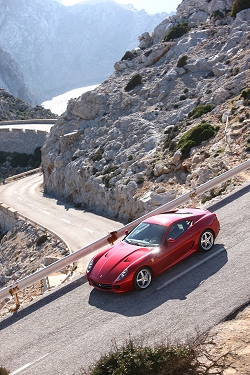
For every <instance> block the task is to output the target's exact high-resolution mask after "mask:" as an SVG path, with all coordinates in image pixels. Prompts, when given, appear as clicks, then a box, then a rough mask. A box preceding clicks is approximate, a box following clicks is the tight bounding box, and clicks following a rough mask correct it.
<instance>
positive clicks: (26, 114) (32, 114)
mask: <svg viewBox="0 0 250 375" xmlns="http://www.w3.org/2000/svg"><path fill="white" fill-rule="evenodd" d="M57 117H58V116H57V115H55V114H54V113H52V112H51V111H50V110H49V109H45V108H43V107H42V106H39V105H36V106H34V107H32V106H31V105H30V104H28V103H27V102H25V101H23V100H21V98H20V96H17V97H15V96H14V95H12V94H10V93H9V92H8V91H7V90H5V89H0V122H1V121H6V120H7V121H12V120H27V119H55V118H57Z"/></svg>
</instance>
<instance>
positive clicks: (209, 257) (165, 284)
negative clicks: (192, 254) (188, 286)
mask: <svg viewBox="0 0 250 375" xmlns="http://www.w3.org/2000/svg"><path fill="white" fill-rule="evenodd" d="M222 251H225V249H224V248H223V247H222V248H221V249H219V250H217V251H216V252H215V253H213V254H210V255H209V256H207V257H206V258H204V259H203V260H201V261H200V262H198V263H196V264H194V265H193V266H192V267H189V268H188V269H186V270H185V271H183V272H181V273H179V275H176V276H175V277H173V278H172V279H170V280H168V281H166V282H165V283H164V284H163V285H161V286H160V287H159V288H157V290H161V289H162V288H165V287H166V286H167V285H169V284H171V283H173V282H174V281H176V280H178V279H179V278H180V277H182V276H184V275H186V274H187V273H189V272H190V271H192V270H194V269H195V268H197V267H199V266H200V265H201V264H203V263H205V262H206V261H207V260H208V259H211V258H213V257H215V256H216V255H218V254H219V253H222Z"/></svg>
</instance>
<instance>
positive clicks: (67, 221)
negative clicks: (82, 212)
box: [61, 219, 70, 224]
mask: <svg viewBox="0 0 250 375" xmlns="http://www.w3.org/2000/svg"><path fill="white" fill-rule="evenodd" d="M61 220H62V221H65V223H68V224H70V221H69V220H66V219H61Z"/></svg>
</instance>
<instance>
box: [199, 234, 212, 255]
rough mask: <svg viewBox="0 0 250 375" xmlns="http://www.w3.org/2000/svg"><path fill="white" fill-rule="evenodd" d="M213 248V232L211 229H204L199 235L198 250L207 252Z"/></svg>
mask: <svg viewBox="0 0 250 375" xmlns="http://www.w3.org/2000/svg"><path fill="white" fill-rule="evenodd" d="M213 246H214V232H213V231H212V230H211V229H206V230H204V232H202V233H201V236H200V240H199V250H201V251H209V250H211V249H212V247H213Z"/></svg>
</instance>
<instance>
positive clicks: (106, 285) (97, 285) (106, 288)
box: [91, 279, 112, 290]
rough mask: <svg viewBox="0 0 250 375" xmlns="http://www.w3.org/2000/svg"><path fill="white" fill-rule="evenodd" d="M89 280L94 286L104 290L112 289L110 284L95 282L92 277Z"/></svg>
mask: <svg viewBox="0 0 250 375" xmlns="http://www.w3.org/2000/svg"><path fill="white" fill-rule="evenodd" d="M91 281H92V283H93V285H94V286H96V287H97V288H100V289H105V290H111V289H112V284H102V283H97V282H95V281H94V280H92V279H91Z"/></svg>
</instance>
